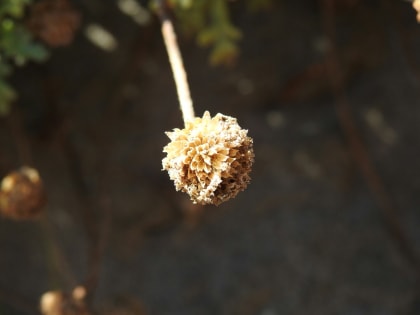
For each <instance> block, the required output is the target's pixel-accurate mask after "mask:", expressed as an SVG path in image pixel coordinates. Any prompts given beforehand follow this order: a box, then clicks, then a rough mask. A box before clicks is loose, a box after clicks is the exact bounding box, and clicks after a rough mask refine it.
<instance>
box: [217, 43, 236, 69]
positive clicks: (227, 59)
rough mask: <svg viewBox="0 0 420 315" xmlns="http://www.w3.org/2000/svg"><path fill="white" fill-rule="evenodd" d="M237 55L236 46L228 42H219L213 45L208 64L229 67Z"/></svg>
mask: <svg viewBox="0 0 420 315" xmlns="http://www.w3.org/2000/svg"><path fill="white" fill-rule="evenodd" d="M238 54H239V48H238V46H237V45H236V44H235V43H234V42H232V41H229V40H226V41H219V42H217V43H216V45H214V47H213V49H212V51H211V53H210V63H211V64H212V65H221V64H224V65H230V64H232V63H233V62H234V61H235V59H236V58H237V56H238Z"/></svg>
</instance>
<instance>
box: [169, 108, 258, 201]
mask: <svg viewBox="0 0 420 315" xmlns="http://www.w3.org/2000/svg"><path fill="white" fill-rule="evenodd" d="M247 133H248V131H247V130H244V129H241V127H240V126H239V125H238V123H237V121H236V119H235V118H233V117H229V116H225V115H222V114H217V115H216V116H215V117H213V118H211V117H210V113H209V112H207V111H206V112H205V113H204V115H203V118H195V119H194V120H193V121H191V122H187V123H186V126H185V128H184V129H174V131H173V132H167V133H166V134H167V135H168V137H169V139H171V142H170V143H169V144H168V145H167V146H165V147H164V149H163V152H166V153H167V156H166V157H165V158H164V159H163V160H162V165H163V169H164V170H166V171H168V173H169V177H170V178H171V179H172V180H173V181H174V183H175V188H176V190H181V191H183V192H186V193H188V194H189V195H190V197H191V200H192V201H193V202H194V203H199V204H202V205H205V204H215V205H219V204H221V203H222V202H224V201H227V200H229V199H230V198H234V197H235V196H236V195H237V194H238V193H239V192H240V191H242V190H244V189H245V188H246V186H247V185H248V183H249V182H250V176H249V173H250V172H251V166H252V164H253V162H254V151H253V147H252V139H251V138H250V137H248V136H247Z"/></svg>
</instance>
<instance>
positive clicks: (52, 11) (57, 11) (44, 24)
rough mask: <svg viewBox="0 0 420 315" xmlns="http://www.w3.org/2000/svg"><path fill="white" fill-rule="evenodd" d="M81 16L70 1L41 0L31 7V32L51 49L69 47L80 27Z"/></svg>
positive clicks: (28, 22)
mask: <svg viewBox="0 0 420 315" xmlns="http://www.w3.org/2000/svg"><path fill="white" fill-rule="evenodd" d="M80 20H81V19H80V14H79V13H78V11H76V10H74V9H73V7H72V6H71V4H70V2H69V1H68V0H41V1H39V2H36V3H34V4H33V5H32V6H31V11H30V16H29V19H28V21H27V25H28V28H29V30H30V31H31V32H32V33H33V34H34V35H35V36H37V37H39V38H41V39H42V40H43V41H44V42H45V43H47V44H48V45H50V46H51V47H59V46H67V45H69V44H70V43H71V42H72V41H73V38H74V36H75V32H76V30H77V29H78V28H79V26H80Z"/></svg>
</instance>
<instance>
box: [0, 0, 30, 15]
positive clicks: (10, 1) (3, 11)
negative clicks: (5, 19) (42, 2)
mask: <svg viewBox="0 0 420 315" xmlns="http://www.w3.org/2000/svg"><path fill="white" fill-rule="evenodd" d="M31 2H32V0H1V1H0V3H1V4H0V17H2V16H6V15H10V16H12V17H15V18H20V17H22V16H23V13H24V12H25V6H26V5H28V4H30V3H31Z"/></svg>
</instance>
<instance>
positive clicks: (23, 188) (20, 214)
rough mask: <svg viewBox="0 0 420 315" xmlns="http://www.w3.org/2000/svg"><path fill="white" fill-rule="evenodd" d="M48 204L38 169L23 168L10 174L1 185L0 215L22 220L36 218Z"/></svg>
mask: <svg viewBox="0 0 420 315" xmlns="http://www.w3.org/2000/svg"><path fill="white" fill-rule="evenodd" d="M45 203H46V195H45V190H44V186H43V184H42V181H41V178H40V176H39V174H38V171H37V170H36V169H33V168H30V167H22V168H20V169H19V170H17V171H14V172H11V173H9V174H8V175H7V176H6V177H4V178H3V180H2V181H1V185H0V213H1V214H3V215H4V216H5V217H8V218H12V219H16V220H22V219H30V218H34V217H36V216H37V215H38V214H39V213H40V212H41V211H42V209H43V206H44V205H45Z"/></svg>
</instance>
